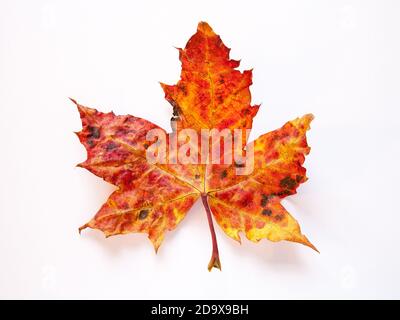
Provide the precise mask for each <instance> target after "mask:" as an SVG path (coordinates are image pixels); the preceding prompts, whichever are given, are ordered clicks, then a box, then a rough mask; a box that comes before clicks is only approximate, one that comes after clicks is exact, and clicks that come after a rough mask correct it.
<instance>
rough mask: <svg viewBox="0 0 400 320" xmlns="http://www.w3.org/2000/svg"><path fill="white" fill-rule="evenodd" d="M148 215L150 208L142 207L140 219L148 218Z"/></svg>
mask: <svg viewBox="0 0 400 320" xmlns="http://www.w3.org/2000/svg"><path fill="white" fill-rule="evenodd" d="M148 215H149V210H147V209H142V210H140V212H139V219H140V220H144V219H146V218H147V216H148Z"/></svg>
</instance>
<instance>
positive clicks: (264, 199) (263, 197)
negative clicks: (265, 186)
mask: <svg viewBox="0 0 400 320" xmlns="http://www.w3.org/2000/svg"><path fill="white" fill-rule="evenodd" d="M272 197H273V196H272V195H268V194H262V195H261V202H260V204H261V206H262V207H265V206H266V205H267V203H268V201H269V200H270V199H271V198H272Z"/></svg>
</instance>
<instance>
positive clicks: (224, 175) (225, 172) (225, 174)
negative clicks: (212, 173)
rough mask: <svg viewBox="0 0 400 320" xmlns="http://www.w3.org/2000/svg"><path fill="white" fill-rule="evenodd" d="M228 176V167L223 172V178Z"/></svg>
mask: <svg viewBox="0 0 400 320" xmlns="http://www.w3.org/2000/svg"><path fill="white" fill-rule="evenodd" d="M227 176H228V171H226V169H225V170H224V171H222V172H221V178H222V179H223V178H226V177H227Z"/></svg>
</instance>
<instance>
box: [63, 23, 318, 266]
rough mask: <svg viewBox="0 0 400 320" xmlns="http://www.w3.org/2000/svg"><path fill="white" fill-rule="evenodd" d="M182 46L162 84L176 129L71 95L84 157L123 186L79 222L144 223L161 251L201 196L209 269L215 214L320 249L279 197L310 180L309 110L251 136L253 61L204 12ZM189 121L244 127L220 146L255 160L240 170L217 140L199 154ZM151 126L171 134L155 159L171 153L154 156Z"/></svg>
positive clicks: (195, 125)
mask: <svg viewBox="0 0 400 320" xmlns="http://www.w3.org/2000/svg"><path fill="white" fill-rule="evenodd" d="M178 50H179V59H180V61H181V63H182V71H181V77H180V80H179V81H178V83H177V84H176V85H166V84H161V86H162V88H163V90H164V92H165V98H166V99H167V101H168V102H169V103H170V104H171V105H172V107H173V117H172V119H171V125H172V131H171V132H167V131H165V130H164V129H162V128H160V127H158V126H157V125H155V124H153V123H151V122H149V121H147V120H144V119H141V118H137V117H134V116H131V115H125V116H117V115H115V114H114V113H113V112H110V113H102V112H99V111H97V110H96V109H92V108H88V107H84V106H82V105H80V104H79V103H77V102H76V101H75V100H73V99H71V100H72V101H73V102H74V103H75V104H76V105H77V107H78V110H79V113H80V117H81V120H82V131H80V132H78V133H77V135H78V137H79V139H80V141H81V143H82V144H83V145H84V146H85V148H86V150H87V160H86V161H84V162H83V163H81V164H79V165H78V166H80V167H82V168H85V169H87V170H89V171H90V172H92V173H93V174H95V175H97V176H99V177H101V178H103V179H104V180H105V181H107V182H109V183H111V184H113V185H115V186H116V187H117V189H116V190H115V191H114V192H113V193H112V194H111V195H110V197H109V198H108V200H107V202H106V203H105V204H103V206H102V207H101V208H100V210H99V211H98V212H97V214H96V215H95V216H94V218H93V219H91V220H90V221H89V222H88V223H86V224H85V225H83V226H82V227H81V228H80V231H81V230H82V229H85V228H87V227H89V228H93V229H98V230H101V231H102V232H103V233H104V234H105V235H106V237H108V236H112V235H117V234H125V233H131V232H142V233H147V234H148V237H149V239H150V240H151V241H152V243H153V245H154V248H155V250H156V251H157V250H158V248H159V246H160V245H161V243H162V241H163V239H164V236H165V233H166V232H167V231H171V230H173V229H175V228H176V227H177V225H178V224H179V223H180V222H181V221H182V219H183V218H184V217H185V215H186V214H187V212H188V211H189V209H190V208H191V207H192V206H193V204H194V203H195V202H196V201H197V200H198V199H199V198H201V199H202V202H203V204H204V207H205V211H206V216H207V219H208V223H209V226H210V232H211V238H212V246H213V247H212V248H213V249H212V256H211V260H210V263H209V265H208V269H209V270H211V269H212V268H213V267H216V268H219V269H221V263H220V259H219V252H218V245H217V239H216V235H215V230H214V225H213V220H215V221H216V222H217V223H218V225H219V226H220V227H221V228H222V230H223V231H224V232H225V233H226V234H227V235H228V236H229V237H231V238H232V239H234V240H237V241H240V240H241V238H240V234H241V233H243V234H244V235H245V236H246V237H247V238H248V239H249V240H251V241H254V242H257V241H259V240H261V239H264V238H266V239H269V240H271V241H280V240H287V241H293V242H298V243H301V244H303V245H306V246H309V247H311V248H312V249H314V250H316V248H315V247H314V246H313V245H312V244H311V243H310V241H309V240H308V239H307V238H306V237H305V236H304V235H303V234H302V233H301V230H300V227H299V224H298V223H297V221H296V220H295V219H294V218H293V217H292V216H291V215H290V214H289V213H288V212H287V211H286V209H285V208H284V207H283V206H282V204H281V200H282V199H283V198H285V197H287V196H289V195H292V194H295V193H296V189H297V187H298V186H299V185H300V184H301V183H303V182H305V181H306V180H307V177H306V169H305V168H304V167H303V166H302V165H303V163H304V160H305V155H307V154H308V153H309V151H310V147H309V146H308V145H307V140H306V131H307V130H308V129H309V128H310V122H311V121H312V119H313V116H312V115H311V114H307V115H305V116H303V117H301V118H297V119H295V120H292V121H289V122H287V123H286V124H285V125H283V127H281V128H280V129H277V130H275V131H272V132H269V133H267V134H264V135H262V136H260V137H258V138H257V139H256V140H255V141H253V142H252V143H248V142H247V136H248V131H249V130H250V129H251V128H252V122H253V118H254V117H255V115H256V114H257V111H258V109H259V106H252V105H251V95H250V90H249V86H250V85H251V84H252V71H251V70H246V71H243V72H241V71H239V70H237V69H236V68H237V67H238V66H239V61H236V60H232V59H230V58H229V50H230V49H228V48H227V47H226V46H225V45H224V44H223V43H222V41H221V38H220V37H219V36H218V35H216V34H215V33H214V31H213V30H212V29H211V27H210V26H209V25H208V24H207V23H205V22H200V23H199V25H198V28H197V32H196V33H195V34H194V35H193V36H192V37H191V38H190V40H189V41H188V43H187V44H186V47H185V48H184V49H178ZM185 130H186V131H188V130H192V131H191V132H195V133H197V134H199V135H200V134H203V131H204V130H217V131H218V130H219V131H218V132H220V131H221V130H229V132H233V131H235V130H241V132H242V133H241V134H240V137H241V138H242V139H244V144H243V146H242V147H240V148H238V149H235V147H232V146H229V145H228V147H221V150H222V151H221V154H222V156H221V158H223V159H227V158H229V157H230V156H231V155H233V153H234V152H235V150H236V151H237V150H239V151H240V153H241V155H242V156H244V157H245V158H246V157H247V158H249V155H250V154H251V155H252V157H251V160H252V167H251V169H252V170H248V172H245V174H238V169H240V168H243V167H244V166H245V165H244V163H243V162H240V163H239V162H237V161H230V162H229V161H227V162H223V163H214V162H212V161H211V160H212V159H211V151H212V150H213V148H214V147H215V145H217V144H216V143H215V141H214V142H212V143H211V144H210V145H209V150H207V151H206V153H205V154H206V156H205V161H203V162H202V161H198V160H199V159H200V152H202V150H201V151H200V149H202V147H203V145H202V144H201V143H200V142H199V140H197V141H195V140H193V141H192V140H191V139H189V141H188V139H183V140H182V139H180V138H179V137H180V133H181V132H186V131H185ZM246 130H247V131H246ZM154 131H156V132H158V134H159V135H160V134H161V135H165V137H166V140H165V152H163V151H162V148H159V149H156V150H157V152H156V153H157V156H159V157H160V158H158V159H164V160H168V161H158V162H157V161H149V154H150V151H149V150H150V149H152V148H154V145H156V142H158V143H159V142H160V141H161V140H160V138H159V137H158V138H157V139H158V140H157V139H151V138H149V135H148V134H149V132H154ZM235 132H236V131H235ZM174 139H176V140H174ZM174 141H175V142H176V145H175V149H174V148H173V147H172V146H174V144H173V142H174ZM207 142H208V141H207ZM246 143H248V144H247V146H246ZM157 146H158V147H160V145H159V144H158V145H157ZM184 146H186V147H187V146H188V148H189V149H188V150H189V151H187V152H185V155H186V153H187V154H189V155H190V157H191V159H195V160H196V161H197V162H196V161H187V162H185V163H182V161H181V162H180V161H177V156H176V154H179V152H180V151H178V153H176V154H175V153H174V152H175V151H176V149H179V148H183V147H184ZM196 148H197V149H196ZM160 150H161V151H160ZM185 150H186V149H185ZM193 150H195V151H193ZM196 150H197V151H196ZM250 150H252V152H251V153H250ZM172 160H173V161H172ZM178 160H179V159H178ZM245 171H246V170H245Z"/></svg>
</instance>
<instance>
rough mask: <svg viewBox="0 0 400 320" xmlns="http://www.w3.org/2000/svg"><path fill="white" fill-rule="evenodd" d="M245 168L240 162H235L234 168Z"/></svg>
mask: <svg viewBox="0 0 400 320" xmlns="http://www.w3.org/2000/svg"><path fill="white" fill-rule="evenodd" d="M245 166H246V164H245V163H240V162H236V161H235V167H236V168H244V167H245Z"/></svg>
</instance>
